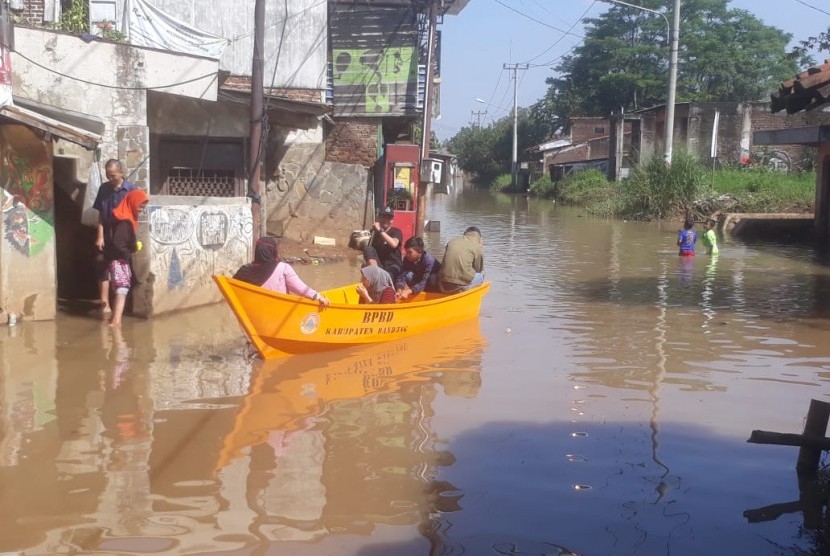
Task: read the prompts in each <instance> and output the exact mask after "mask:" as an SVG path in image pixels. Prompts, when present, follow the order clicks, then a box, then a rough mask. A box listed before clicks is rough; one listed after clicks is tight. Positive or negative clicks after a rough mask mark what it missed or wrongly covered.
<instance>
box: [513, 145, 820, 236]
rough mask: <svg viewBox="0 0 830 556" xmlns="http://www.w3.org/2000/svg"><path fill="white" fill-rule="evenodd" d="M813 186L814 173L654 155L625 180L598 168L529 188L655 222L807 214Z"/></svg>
mask: <svg viewBox="0 0 830 556" xmlns="http://www.w3.org/2000/svg"><path fill="white" fill-rule="evenodd" d="M508 178H509V176H508ZM508 183H509V181H508ZM815 184H816V174H815V172H812V171H810V172H801V173H792V174H784V173H780V172H774V171H770V170H766V169H724V170H717V171H714V172H713V171H711V170H709V169H707V168H705V167H704V166H703V165H702V164H701V163H700V162H699V161H698V160H697V159H696V158H695V157H694V156H692V155H689V154H685V153H676V154H675V156H674V161H673V163H672V165H671V167H669V168H666V167H665V166H664V165H663V161H662V159H661V158H660V157H659V156H656V157H654V158H652V159H651V160H650V161H649V162H647V163H646V164H643V165H641V166H639V167H637V168H636V169H634V171H633V172H632V173H631V175H630V176H629V178H628V179H626V180H624V181H621V182H609V181H608V179H607V178H606V177H605V174H603V173H602V172H599V171H598V170H585V171H582V172H577V173H574V174H571V175H570V176H568V177H566V178H565V179H563V180H561V181H558V182H554V181H551V180H550V178H549V177H547V176H545V177H543V178H542V179H540V180H538V181H536V182H534V183H533V184H532V185H531V187H530V191H529V193H530V194H531V195H533V196H537V197H541V198H545V199H552V200H555V201H557V202H561V203H564V204H568V205H575V206H581V207H584V208H585V209H586V211H587V212H589V213H590V214H594V215H597V216H618V217H622V218H631V219H642V220H651V219H663V218H677V217H680V216H683V215H685V214H692V215H694V216H696V217H698V218H704V217H706V216H709V215H711V214H714V213H716V212H809V211H811V210H812V209H813V204H814V200H815V187H816V185H815Z"/></svg>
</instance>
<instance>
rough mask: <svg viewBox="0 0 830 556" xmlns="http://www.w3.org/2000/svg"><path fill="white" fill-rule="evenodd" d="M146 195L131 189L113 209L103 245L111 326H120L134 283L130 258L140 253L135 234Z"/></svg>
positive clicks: (145, 202)
mask: <svg viewBox="0 0 830 556" xmlns="http://www.w3.org/2000/svg"><path fill="white" fill-rule="evenodd" d="M147 201H148V198H147V194H146V193H145V192H144V191H142V190H140V189H133V190H132V191H130V192H129V193H127V195H126V196H125V197H124V198H123V199H122V200H121V202H120V203H119V204H118V206H116V207H115V208H114V209H113V210H112V218H113V221H112V235H111V239H110V241H109V242H108V243H107V244H105V245H104V257H105V258H106V260H108V261H109V263H108V265H107V273H108V275H109V282H110V284H112V287H113V289H114V290H115V304H114V305H113V308H112V320H110V326H112V327H119V326H121V317H122V316H123V314H124V305H126V303H127V294H128V293H130V287H131V286H132V282H133V271H132V264H131V263H132V258H133V253H135V252H136V251H138V250H139V248H140V247H139V243H138V241H137V240H136V233H137V232H138V213H139V211H140V210H141V209H142V208H144V206H145V205H146V204H147Z"/></svg>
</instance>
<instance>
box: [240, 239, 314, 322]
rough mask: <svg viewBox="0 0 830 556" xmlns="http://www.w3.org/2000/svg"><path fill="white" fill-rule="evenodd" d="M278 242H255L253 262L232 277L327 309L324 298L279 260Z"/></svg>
mask: <svg viewBox="0 0 830 556" xmlns="http://www.w3.org/2000/svg"><path fill="white" fill-rule="evenodd" d="M278 245H279V242H278V241H277V240H276V239H275V238H273V237H263V238H260V239H259V240H257V242H256V246H255V247H254V262H252V263H249V264H246V265H244V266H243V267H242V268H240V269H239V270H237V271H236V274H234V275H233V277H234V278H235V279H237V280H242V281H243V282H248V283H249V284H253V285H255V286H260V287H262V288H265V289H266V290H271V291H275V292H277V293H290V294H293V295H299V296H302V297H306V298H308V299H311V300H313V301H317V302H318V303H319V304H320V306H321V307H328V305H329V300H328V299H326V296H324V295H322V294H320V293H319V292H317V291H315V290H314V289H312V288H311V287H310V286H308V285H306V283H305V282H303V281H302V280H301V279H300V277H299V276H297V273H296V272H295V271H294V269H293V268H291V265H290V264H288V263H286V262H283V261H281V260H280V255H279V249H278V248H277V247H278Z"/></svg>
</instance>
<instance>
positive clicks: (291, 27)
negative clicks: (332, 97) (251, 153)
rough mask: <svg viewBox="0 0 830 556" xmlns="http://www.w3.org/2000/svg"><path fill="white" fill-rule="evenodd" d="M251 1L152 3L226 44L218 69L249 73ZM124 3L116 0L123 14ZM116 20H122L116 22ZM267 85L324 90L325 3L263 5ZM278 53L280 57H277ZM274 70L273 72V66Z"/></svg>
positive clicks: (300, 0)
mask: <svg viewBox="0 0 830 556" xmlns="http://www.w3.org/2000/svg"><path fill="white" fill-rule="evenodd" d="M254 3H255V0H234V2H233V6H232V8H231V7H230V5H229V3H228V2H227V0H198V1H195V0H194V1H190V2H182V1H181V0H155V1H154V2H153V5H155V6H156V7H158V8H159V9H161V10H163V11H165V12H167V13H168V14H170V15H172V16H174V17H176V18H178V19H180V20H182V21H184V22H186V23H188V24H189V25H192V26H194V27H196V28H198V29H201V30H202V31H207V32H209V33H214V34H216V35H220V36H222V37H225V38H227V39H228V40H230V41H231V42H230V44H229V45H228V46H227V47H226V48H225V51H224V53H223V55H222V59H221V61H220V68H221V69H222V70H224V71H228V72H230V74H231V75H242V76H250V75H251V52H253V28H254ZM123 4H124V0H118V13H119V16H120V14H121V10H122V8H123ZM119 21H120V19H119ZM265 29H266V33H265V52H267V53H269V54H268V55H267V56H266V57H265V64H264V75H266V76H267V79H266V82H265V86H266V87H270V86H271V77H272V76H275V77H276V79H275V80H274V82H273V86H274V87H293V88H300V89H324V88H325V78H326V64H327V62H328V3H327V2H321V1H320V0H290V1H289V2H266V4H265ZM276 53H279V54H278V55H277V54H276ZM275 64H276V65H277V71H276V73H275V72H274V65H275Z"/></svg>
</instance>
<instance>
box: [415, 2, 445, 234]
mask: <svg viewBox="0 0 830 556" xmlns="http://www.w3.org/2000/svg"><path fill="white" fill-rule="evenodd" d="M439 1H440V0H431V2H430V3H429V23H428V24H429V32H428V34H427V42H428V44H427V72H426V73H427V75H426V80H427V82H426V87H424V125H423V127H422V130H423V136H422V137H421V161H422V162H423V161H424V160H425V159H427V158H429V144H430V138H431V135H432V129H431V123H432V103H433V94H432V93H433V87H434V86H435V85H434V80H435V75H434V68H433V66H434V65H435V64H433V61H432V60H433V58H434V57H435V28H436V27H437V25H438V2H439ZM421 166H423V164H421ZM426 214H427V184H426V182H425V181H424V176H421V175H419V176H418V198H417V199H416V202H415V235H416V236H418V237H423V235H424V222H425V221H426Z"/></svg>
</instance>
